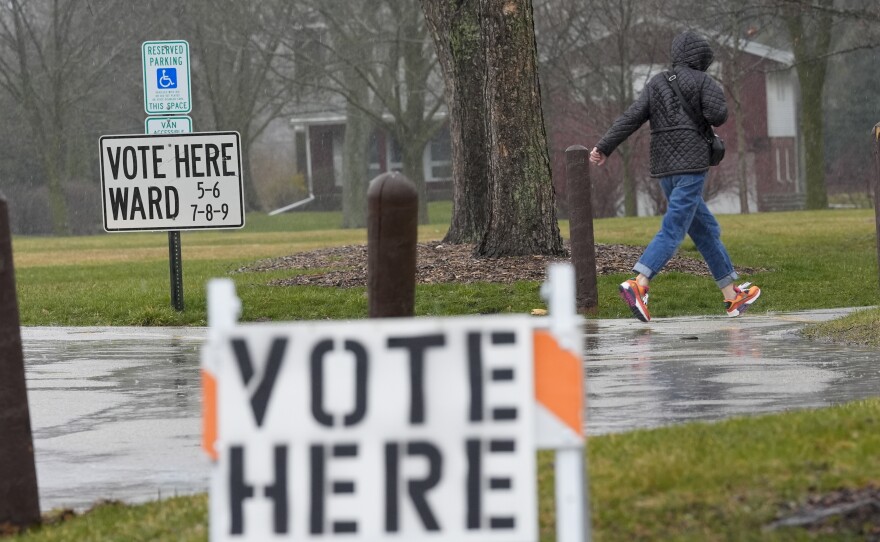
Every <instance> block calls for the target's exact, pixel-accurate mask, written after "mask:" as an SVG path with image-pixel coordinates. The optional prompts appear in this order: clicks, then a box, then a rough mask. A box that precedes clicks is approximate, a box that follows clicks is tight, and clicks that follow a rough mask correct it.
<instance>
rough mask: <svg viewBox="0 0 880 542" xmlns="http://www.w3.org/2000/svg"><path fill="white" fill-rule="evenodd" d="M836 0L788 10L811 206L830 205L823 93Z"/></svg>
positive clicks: (808, 196)
mask: <svg viewBox="0 0 880 542" xmlns="http://www.w3.org/2000/svg"><path fill="white" fill-rule="evenodd" d="M832 6H833V0H819V7H821V8H822V11H821V12H819V14H818V15H816V14H811V13H810V12H809V11H806V10H805V9H803V8H801V7H799V6H792V7H789V8H788V11H787V12H786V13H785V23H786V26H787V27H788V36H789V38H790V40H791V43H792V49H793V50H794V59H795V63H796V64H797V74H798V82H799V83H800V87H801V118H800V125H801V126H800V128H801V133H802V134H803V138H804V149H803V151H804V157H805V160H804V165H805V169H806V182H807V209H825V208H826V207H828V193H827V191H826V188H825V140H824V132H823V126H822V120H823V119H822V95H823V91H824V88H825V75H826V73H827V67H828V57H827V54H828V51H829V50H830V48H831V27H832V23H833V19H832V16H831V14H830V11H829V10H830V8H831V7H832Z"/></svg>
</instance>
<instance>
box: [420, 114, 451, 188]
mask: <svg viewBox="0 0 880 542" xmlns="http://www.w3.org/2000/svg"><path fill="white" fill-rule="evenodd" d="M425 166H426V167H425V180H426V181H448V180H449V179H451V178H452V141H451V140H450V137H449V126H447V125H444V126H443V128H441V129H440V130H439V131H438V132H437V133H436V134H435V135H434V138H433V139H431V141H430V143H428V145H427V146H426V147H425Z"/></svg>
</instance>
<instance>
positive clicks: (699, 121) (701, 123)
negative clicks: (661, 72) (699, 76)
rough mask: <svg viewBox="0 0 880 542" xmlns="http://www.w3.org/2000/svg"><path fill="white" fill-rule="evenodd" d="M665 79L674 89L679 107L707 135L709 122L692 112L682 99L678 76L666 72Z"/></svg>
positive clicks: (709, 128)
mask: <svg viewBox="0 0 880 542" xmlns="http://www.w3.org/2000/svg"><path fill="white" fill-rule="evenodd" d="M666 80H667V81H668V82H669V86H671V87H672V90H674V91H675V94H676V95H677V96H678V101H679V102H680V103H681V108H682V109H684V112H685V113H687V116H689V117H690V118H691V120H692V121H694V124H696V125H697V129H698V130H702V132H703V133H704V134H706V135H708V133H709V130H711V127H710V126H709V123H708V122H706V119H703V118H702V117H698V116H697V114H696V113H694V110H693V109H691V106H690V104H689V103H688V102H687V100H685V99H684V95H682V93H681V87H679V86H678V76H677V75H675V74H674V73H670V72H666Z"/></svg>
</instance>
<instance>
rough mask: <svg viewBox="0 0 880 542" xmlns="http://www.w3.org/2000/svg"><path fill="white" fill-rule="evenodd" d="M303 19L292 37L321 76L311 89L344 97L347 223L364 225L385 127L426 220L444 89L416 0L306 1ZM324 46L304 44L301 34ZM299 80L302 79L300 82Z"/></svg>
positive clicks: (296, 55) (301, 61)
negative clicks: (377, 144) (372, 157)
mask: <svg viewBox="0 0 880 542" xmlns="http://www.w3.org/2000/svg"><path fill="white" fill-rule="evenodd" d="M299 5H300V7H301V8H302V9H303V10H304V12H303V13H304V16H303V20H308V21H310V24H308V25H304V26H302V28H301V29H298V30H297V31H296V32H295V33H294V34H295V35H292V36H288V39H287V41H286V50H287V51H288V53H289V54H290V55H291V57H292V58H293V59H294V62H295V63H296V65H298V66H300V67H303V68H306V69H307V71H308V72H310V73H320V76H318V77H316V78H314V79H312V80H309V81H306V82H305V85H306V87H308V92H311V93H313V94H324V95H326V94H328V93H330V94H335V95H338V96H341V97H342V98H344V99H345V104H346V105H345V110H346V130H345V142H344V154H343V168H342V169H343V177H344V178H343V225H344V227H351V228H359V227H364V226H365V225H366V189H367V182H368V181H369V180H370V179H369V177H368V168H367V166H368V164H369V159H368V156H369V155H368V149H369V143H370V138H371V135H372V134H373V132H374V130H376V129H377V128H380V129H383V130H384V131H385V132H386V133H388V134H390V135H391V137H392V138H393V139H394V141H395V143H396V145H397V148H398V149H399V151H400V155H401V161H402V166H403V172H404V174H406V176H407V177H408V178H409V179H410V180H412V181H413V183H414V184H415V185H416V189H417V191H418V194H419V221H420V222H421V223H427V221H428V206H427V199H428V198H427V187H426V184H425V174H424V170H423V166H422V156H423V155H424V152H425V147H426V145H427V144H428V143H429V142H430V141H431V139H432V138H433V137H434V136H435V135H436V133H437V131H438V129H439V128H440V127H441V126H442V124H443V123H442V121H441V120H439V119H438V118H437V113H438V110H439V109H440V108H441V107H442V105H443V101H442V95H441V94H440V93H438V92H435V90H434V88H433V86H432V85H431V82H430V79H431V77H432V75H433V74H434V72H435V67H436V57H435V56H434V54H433V47H432V44H431V40H430V37H429V36H428V31H427V27H426V26H425V20H424V16H423V15H422V13H421V10H420V9H419V6H418V4H416V3H414V2H411V1H409V0H380V1H370V0H301V2H300V3H299ZM304 38H305V39H306V40H308V41H309V42H310V43H312V44H316V45H318V47H319V48H320V51H315V49H314V48H312V49H309V48H306V47H302V46H299V45H298V43H297V41H299V42H301V41H302V40H303V39H304ZM297 84H302V82H301V81H297Z"/></svg>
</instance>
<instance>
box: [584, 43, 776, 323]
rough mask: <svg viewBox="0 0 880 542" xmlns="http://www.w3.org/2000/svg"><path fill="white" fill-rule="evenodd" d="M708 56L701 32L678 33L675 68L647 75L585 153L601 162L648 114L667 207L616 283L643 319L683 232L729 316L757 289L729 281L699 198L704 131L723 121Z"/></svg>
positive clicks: (732, 275) (715, 229) (706, 156)
mask: <svg viewBox="0 0 880 542" xmlns="http://www.w3.org/2000/svg"><path fill="white" fill-rule="evenodd" d="M713 59H714V53H713V52H712V48H711V47H710V45H709V42H708V41H707V40H706V38H704V37H703V36H701V35H699V34H697V33H696V32H693V31H687V32H683V33H681V34H679V35H678V36H676V37H675V39H673V40H672V70H671V71H670V72H664V73H658V74H657V75H655V76H654V77H652V78H651V79H650V80H649V81H648V83H647V84H646V85H645V88H644V90H643V91H642V93H641V94H640V95H639V97H638V98H637V99H636V101H635V102H634V103H633V104H632V105H630V107H629V108H628V109H627V110H626V111H625V112H624V113H623V114H622V115H621V116H620V117H618V118H617V120H615V121H614V123H613V124H612V125H611V128H609V129H608V132H606V133H605V135H604V136H603V137H602V139H601V140H600V141H599V143H597V144H596V146H595V147H594V148H593V150H592V151H591V152H590V161H591V162H593V163H595V164H597V165H599V166H601V165H603V164H604V163H605V160H606V158H607V157H608V156H609V155H610V154H611V153H612V152H614V149H616V148H617V146H618V145H620V144H621V143H623V141H624V140H626V138H628V137H629V136H630V135H631V134H632V133H633V132H635V131H636V130H637V129H638V128H639V127H640V126H641V125H642V124H644V123H645V121H650V123H651V177H656V178H658V179H659V182H660V186H661V188H662V189H663V193H664V194H665V196H666V201H667V208H666V214H665V215H664V216H663V221H662V224H661V226H660V231H659V232H657V235H655V236H654V239H653V240H652V241H651V242H650V243H649V244H648V246H647V248H646V249H645V251H644V252H643V253H642V256H641V257H640V258H639V261H638V262H637V263H636V264H635V265H634V266H633V271H635V272H636V273H637V275H636V277H635V278H633V279H629V280H626V281H624V282H623V283H622V284H621V285H620V287H619V290H620V296H621V298H623V300H624V301H625V302H626V303H627V305H629V307H630V309H631V310H632V313H633V316H635V317H636V318H638V319H639V320H641V321H643V322H648V321H650V320H651V313H650V312H649V311H648V289H649V285H650V281H651V279H653V278H654V277H655V276H656V275H657V273H659V272H660V271H661V270H662V269H663V267H664V266H665V265H666V264H667V262H669V260H670V259H671V258H672V256H673V255H674V254H675V252H676V251H677V250H678V247H679V245H680V244H681V242H682V241H684V236H685V234H687V235H690V236H691V239H693V241H694V243H695V244H696V246H697V249H698V250H699V251H700V254H702V255H703V259H705V260H706V264H707V265H708V266H709V270H710V271H711V273H712V277H713V278H714V279H715V284H717V285H718V288H720V289H721V293H722V295H723V296H724V304H725V309H726V312H727V315H728V316H739V315H740V314H742V313H743V312H745V311H746V309H748V308H749V306H750V305H751V304H752V303H754V302H755V301H756V300H757V299H758V297H759V296H760V295H761V289H760V288H758V287H757V286H755V285H752V284H751V283H744V284H740V285H739V286H736V285H735V284H734V282H735V281H736V280H737V279H738V278H739V275H737V273H736V271H735V270H734V268H733V264H732V263H731V261H730V256H729V255H728V254H727V249H726V248H725V247H724V244H723V243H722V242H721V226H719V225H718V221H717V220H715V217H714V216H713V215H712V212H711V211H709V208H708V207H707V206H706V202H705V201H703V185H704V184H705V182H706V175H707V173H708V171H709V165H710V149H709V145H708V144H707V138H706V135H705V134H706V133H707V130H710V126H721V125H722V124H723V123H724V122H725V121H726V120H727V104H726V102H725V99H724V91H723V90H722V89H721V86H720V85H719V84H718V83H717V82H716V81H715V80H713V79H712V77H710V76H709V75H708V74H707V73H706V69H707V68H708V67H709V66H710V65H711V64H712V60H713ZM675 84H677V85H678V87H679V88H678V89H676V88H675V87H674V85H675ZM679 96H681V97H682V99H683V100H684V103H682V99H680V98H679ZM688 108H689V111H688ZM693 112H696V113H693ZM692 117H696V118H692ZM702 121H704V122H702Z"/></svg>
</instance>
